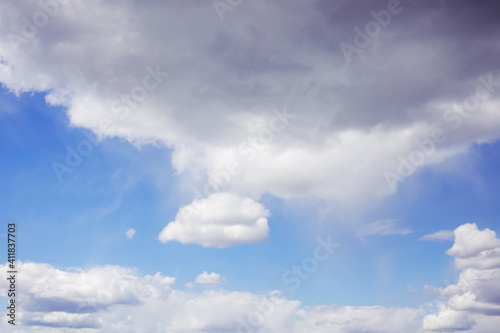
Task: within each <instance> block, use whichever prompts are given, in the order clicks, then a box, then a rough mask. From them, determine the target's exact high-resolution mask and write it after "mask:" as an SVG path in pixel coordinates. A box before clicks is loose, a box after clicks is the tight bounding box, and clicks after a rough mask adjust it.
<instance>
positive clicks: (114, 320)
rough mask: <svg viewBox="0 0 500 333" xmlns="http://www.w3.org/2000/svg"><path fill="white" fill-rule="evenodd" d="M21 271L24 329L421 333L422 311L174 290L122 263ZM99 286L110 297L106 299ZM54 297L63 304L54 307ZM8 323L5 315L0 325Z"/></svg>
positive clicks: (31, 266)
mask: <svg viewBox="0 0 500 333" xmlns="http://www.w3.org/2000/svg"><path fill="white" fill-rule="evenodd" d="M3 268H5V267H3ZM19 271H21V272H23V283H22V284H19V288H21V290H20V293H19V295H22V296H23V297H24V299H23V300H22V302H21V298H19V300H20V302H19V306H20V308H18V313H19V314H22V316H20V317H19V320H20V321H21V322H20V323H19V324H22V325H18V327H19V332H31V331H33V332H34V331H40V330H42V329H47V328H50V332H91V331H94V330H95V329H97V330H99V331H102V332H110V333H113V332H120V333H133V332H184V333H197V332H238V331H240V332H246V331H271V332H277V333H282V332H283V333H284V332H291V331H292V332H297V333H302V332H304V333H305V332H311V331H314V332H319V333H321V332H325V333H326V332H328V333H330V332H335V333H336V332H338V333H350V332H353V330H355V331H363V329H368V332H374V333H382V332H383V333H400V332H412V333H413V332H415V333H420V332H421V330H420V329H419V323H418V321H416V320H417V317H418V314H419V310H418V309H410V308H384V307H380V306H375V307H368V306H367V307H349V306H346V307H344V306H317V307H304V306H301V304H300V302H299V301H296V300H289V299H286V298H285V297H283V295H282V294H281V293H279V292H276V291H272V292H264V293H259V294H254V293H250V292H237V291H226V290H223V289H218V290H206V291H203V292H201V293H191V292H188V293H185V292H181V291H178V290H175V289H171V287H172V285H173V283H174V279H173V278H169V277H165V276H161V275H160V274H156V275H154V276H150V275H148V276H145V277H140V276H138V275H136V274H135V273H134V272H135V270H134V269H130V268H123V267H119V266H103V267H95V268H91V269H88V270H82V269H76V270H61V269H56V268H54V267H51V266H50V265H47V264H39V263H21V264H20V266H19ZM205 273H206V272H205ZM205 273H204V274H201V275H200V276H205V277H204V278H203V279H206V278H207V277H208V279H212V277H213V275H211V274H205ZM113 280H115V281H114V282H113ZM5 281H6V280H5ZM205 281H206V280H205ZM6 287H7V284H6V282H3V281H2V282H0V289H2V290H3V291H2V292H4V291H5V288H6ZM99 291H102V292H103V295H104V294H106V297H105V298H101V297H99V295H98V293H99ZM4 294H5V293H4ZM124 295H126V296H124ZM48 300H51V301H53V302H52V303H51V304H57V305H58V306H48V304H50V302H48ZM123 300H127V301H123ZM90 303H92V305H93V306H92V310H91V311H86V312H82V311H80V312H75V311H74V307H75V305H77V304H89V305H90ZM6 325H7V324H6V323H5V321H2V323H0V329H3V328H6V327H7V326H6ZM16 327H17V326H16ZM5 330H7V329H5Z"/></svg>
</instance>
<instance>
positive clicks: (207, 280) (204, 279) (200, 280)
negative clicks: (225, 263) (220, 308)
mask: <svg viewBox="0 0 500 333" xmlns="http://www.w3.org/2000/svg"><path fill="white" fill-rule="evenodd" d="M194 283H197V284H224V283H226V281H225V279H224V278H223V277H221V276H220V274H217V273H214V272H212V273H207V272H206V271H204V272H203V273H201V274H200V275H198V276H197V277H196V279H195V280H194Z"/></svg>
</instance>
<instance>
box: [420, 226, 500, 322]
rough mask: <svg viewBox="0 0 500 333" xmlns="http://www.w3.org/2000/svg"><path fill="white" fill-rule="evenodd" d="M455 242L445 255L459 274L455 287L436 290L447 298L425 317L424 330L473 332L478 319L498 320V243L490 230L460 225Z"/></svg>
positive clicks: (499, 287) (499, 270) (499, 283)
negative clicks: (486, 317)
mask: <svg viewBox="0 0 500 333" xmlns="http://www.w3.org/2000/svg"><path fill="white" fill-rule="evenodd" d="M454 234H455V242H454V244H453V246H452V247H451V248H450V249H449V250H448V251H447V252H446V253H447V254H448V255H450V256H454V259H455V266H456V268H458V269H461V270H462V272H461V273H460V276H459V278H458V283H457V284H452V285H449V286H447V287H445V288H436V289H435V291H437V292H438V294H439V296H440V297H441V298H444V299H448V301H447V302H446V303H440V304H439V312H438V313H437V314H435V315H429V316H427V317H425V318H424V328H426V329H428V330H433V331H438V332H441V331H443V332H452V331H459V330H469V329H472V327H473V326H474V324H475V323H476V322H477V321H478V318H480V317H478V316H494V317H496V318H497V320H500V240H499V239H498V238H497V237H496V233H495V232H494V231H493V230H490V229H484V230H479V229H478V227H477V225H476V224H475V223H468V224H464V225H461V226H459V227H458V228H456V229H455V231H454Z"/></svg>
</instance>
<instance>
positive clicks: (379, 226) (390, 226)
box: [357, 219, 413, 239]
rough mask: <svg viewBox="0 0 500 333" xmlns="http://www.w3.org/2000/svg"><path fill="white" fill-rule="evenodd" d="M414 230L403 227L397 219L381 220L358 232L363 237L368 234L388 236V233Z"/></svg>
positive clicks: (393, 233)
mask: <svg viewBox="0 0 500 333" xmlns="http://www.w3.org/2000/svg"><path fill="white" fill-rule="evenodd" d="M412 232H413V231H412V230H411V229H410V228H406V227H401V226H399V225H398V223H397V221H396V220H393V219H389V220H379V221H375V222H372V223H370V224H368V225H366V226H364V227H363V228H362V229H361V230H360V231H359V232H358V234H357V235H358V238H360V239H363V238H365V237H367V236H374V235H380V236H387V235H408V234H410V233H412Z"/></svg>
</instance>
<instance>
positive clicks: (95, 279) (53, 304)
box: [0, 262, 175, 328]
mask: <svg viewBox="0 0 500 333" xmlns="http://www.w3.org/2000/svg"><path fill="white" fill-rule="evenodd" d="M17 266H18V270H19V271H20V272H22V274H21V280H20V281H22V283H19V284H18V287H19V288H20V289H19V290H18V293H17V295H18V296H17V299H18V304H20V306H21V307H22V311H18V312H21V313H22V317H21V319H20V320H21V321H22V322H23V323H25V324H27V325H34V326H50V327H80V328H95V327H96V326H100V325H101V324H102V323H101V319H102V318H101V317H96V316H95V315H94V314H96V313H102V312H105V311H107V310H109V309H110V308H113V307H115V306H119V305H138V304H142V303H144V302H145V301H146V300H150V299H164V298H167V297H168V296H169V294H170V292H171V287H172V286H173V284H174V283H175V278H172V277H167V276H162V275H161V274H160V273H157V274H155V275H146V276H144V277H139V276H137V274H136V273H135V270H134V269H132V268H125V267H120V266H97V267H92V268H89V269H85V270H83V269H75V270H60V269H57V268H54V267H52V266H50V265H48V264H38V263H29V262H28V263H21V262H18V265H17ZM2 269H3V270H4V271H7V270H8V269H7V266H6V265H5V266H2ZM4 280H5V279H4ZM0 289H1V290H2V292H3V294H7V293H6V290H7V289H8V288H7V285H6V283H5V282H3V281H2V284H0ZM89 314H90V315H89ZM100 318H101V319H100Z"/></svg>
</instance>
